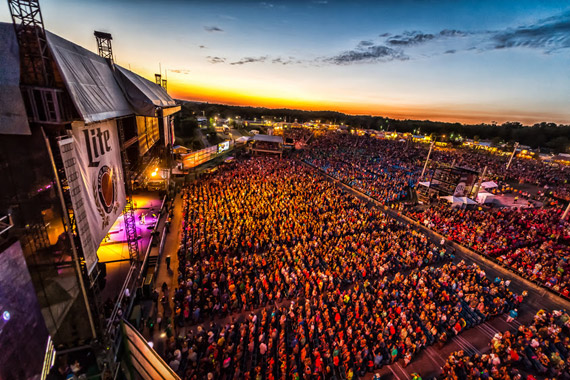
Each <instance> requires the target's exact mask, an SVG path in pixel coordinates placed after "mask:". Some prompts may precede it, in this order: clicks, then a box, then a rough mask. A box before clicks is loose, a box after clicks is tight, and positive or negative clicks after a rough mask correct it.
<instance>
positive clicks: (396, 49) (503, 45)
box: [320, 12, 570, 65]
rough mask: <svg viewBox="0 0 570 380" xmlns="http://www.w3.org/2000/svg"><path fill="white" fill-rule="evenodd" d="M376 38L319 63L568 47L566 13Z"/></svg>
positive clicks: (549, 50) (569, 25) (568, 18)
mask: <svg viewBox="0 0 570 380" xmlns="http://www.w3.org/2000/svg"><path fill="white" fill-rule="evenodd" d="M378 37H379V40H378V39H377V40H376V41H374V40H363V41H360V42H359V43H358V44H357V45H356V46H355V48H354V49H352V50H348V51H345V52H342V53H340V54H336V55H333V56H330V57H324V58H320V62H324V63H329V64H337V65H348V64H358V63H377V62H389V61H394V60H400V61H404V60H408V59H410V60H412V59H417V58H420V57H421V58H426V57H428V58H429V57H433V56H438V55H443V54H457V53H460V52H467V51H479V52H484V51H489V50H497V49H509V48H528V49H535V50H539V51H542V52H544V53H552V52H555V51H557V50H561V49H567V48H570V12H567V13H564V14H560V15H557V16H553V17H550V18H547V19H544V20H540V21H538V22H536V23H534V24H531V25H523V26H519V27H517V28H512V29H503V30H482V31H464V30H457V29H443V30H441V31H439V32H434V33H425V32H422V31H405V32H401V33H400V34H396V35H392V34H390V33H382V34H380V35H379V36H378Z"/></svg>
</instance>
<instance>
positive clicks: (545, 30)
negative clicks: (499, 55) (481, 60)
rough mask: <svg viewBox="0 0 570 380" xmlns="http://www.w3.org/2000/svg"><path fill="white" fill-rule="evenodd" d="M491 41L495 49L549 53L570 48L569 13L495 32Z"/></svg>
mask: <svg viewBox="0 0 570 380" xmlns="http://www.w3.org/2000/svg"><path fill="white" fill-rule="evenodd" d="M492 41H493V42H494V46H493V48H495V49H506V48H515V47H524V48H532V49H540V50H544V51H545V52H547V53H550V52H553V51H556V50H559V49H567V48H570V12H567V13H564V14H562V15H559V16H554V17H549V18H548V19H545V20H541V21H540V22H538V23H536V24H534V25H527V26H520V27H518V28H516V29H507V30H504V31H501V32H497V33H495V34H494V35H493V37H492Z"/></svg>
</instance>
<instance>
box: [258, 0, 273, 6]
mask: <svg viewBox="0 0 570 380" xmlns="http://www.w3.org/2000/svg"><path fill="white" fill-rule="evenodd" d="M259 5H260V6H262V7H263V8H273V7H275V5H274V4H272V3H266V2H265V1H262V2H261V3H259Z"/></svg>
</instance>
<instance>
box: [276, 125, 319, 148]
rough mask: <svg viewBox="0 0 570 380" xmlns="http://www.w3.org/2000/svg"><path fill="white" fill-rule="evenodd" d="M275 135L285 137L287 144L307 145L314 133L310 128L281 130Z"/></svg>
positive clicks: (277, 130)
mask: <svg viewBox="0 0 570 380" xmlns="http://www.w3.org/2000/svg"><path fill="white" fill-rule="evenodd" d="M274 134H275V135H277V136H283V140H284V141H285V144H297V143H300V144H306V143H307V142H308V141H309V140H310V139H311V137H312V136H313V131H311V130H310V129H308V128H280V129H276V130H275V131H274Z"/></svg>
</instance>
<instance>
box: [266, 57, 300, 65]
mask: <svg viewBox="0 0 570 380" xmlns="http://www.w3.org/2000/svg"><path fill="white" fill-rule="evenodd" d="M271 63H274V64H280V65H292V64H300V63H302V62H301V60H298V59H295V57H289V58H282V57H278V58H274V59H272V60H271Z"/></svg>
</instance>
